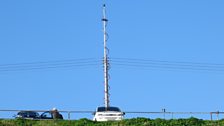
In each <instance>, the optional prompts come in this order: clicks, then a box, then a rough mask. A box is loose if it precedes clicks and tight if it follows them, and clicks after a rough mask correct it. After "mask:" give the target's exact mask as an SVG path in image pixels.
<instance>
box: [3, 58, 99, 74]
mask: <svg viewBox="0 0 224 126" xmlns="http://www.w3.org/2000/svg"><path fill="white" fill-rule="evenodd" d="M92 66H101V60H96V59H71V60H55V61H44V62H25V63H12V64H0V72H6V71H27V70H38V69H56V68H70V67H82V68H83V67H92Z"/></svg>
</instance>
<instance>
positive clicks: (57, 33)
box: [0, 0, 224, 111]
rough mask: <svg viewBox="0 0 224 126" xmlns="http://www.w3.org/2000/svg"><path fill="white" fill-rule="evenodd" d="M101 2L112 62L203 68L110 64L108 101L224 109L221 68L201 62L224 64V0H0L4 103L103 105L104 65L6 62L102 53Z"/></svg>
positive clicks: (143, 107) (137, 107)
mask: <svg viewBox="0 0 224 126" xmlns="http://www.w3.org/2000/svg"><path fill="white" fill-rule="evenodd" d="M104 2H105V3H106V5H107V17H108V19H109V24H108V27H107V28H108V34H109V36H110V38H109V40H108V47H109V49H110V55H109V56H110V57H111V59H112V60H113V58H114V59H116V58H121V59H125V58H128V59H142V60H143V59H144V60H153V61H168V63H176V62H178V63H182V64H181V65H189V64H188V63H189V62H190V63H193V67H196V68H193V69H185V67H184V68H183V66H182V68H181V69H172V68H171V69H168V68H166V67H165V68H164V67H156V68H154V67H150V68H148V67H132V66H131V65H130V66H121V65H116V64H115V63H114V64H113V62H111V70H110V76H111V79H110V86H111V90H110V93H111V105H114V106H119V107H120V108H122V110H124V111H161V109H162V108H166V109H167V111H217V110H219V111H224V109H223V107H224V102H223V89H224V72H223V71H221V72H220V71H217V70H214V69H213V68H212V70H208V71H207V70H198V68H199V67H200V66H195V65H197V63H205V64H212V65H214V64H216V66H215V67H217V69H223V67H224V65H223V64H224V59H223V54H224V49H223V47H224V43H223V42H224V36H223V35H224V15H223V13H224V8H223V6H224V1H223V0H169V1H168V0H156V1H152V0H138V1H129V0H123V1H120V0H113V1H101V0H88V1H87V0H66V1H61V0H60V1H59V0H38V1H33V0H32V1H31V0H20V1H17V0H7V1H3V0H2V1H0V18H1V19H0V58H1V60H0V65H1V67H0V85H1V91H0V99H1V104H0V109H50V108H52V107H57V108H58V109H60V110H94V109H95V108H96V107H97V106H100V105H103V97H104V95H103V93H104V92H103V89H104V87H103V67H102V64H100V63H99V65H93V66H92V65H85V64H84V66H82V67H79V66H75V67H63V68H60V67H57V68H55V69H48V68H46V69H37V70H36V69H31V70H17V69H18V66H15V65H12V66H10V65H9V64H17V65H18V64H20V63H22V65H23V66H22V68H27V67H28V66H27V64H24V63H37V62H40V63H39V66H38V67H41V65H43V64H42V63H41V62H46V61H47V62H49V61H63V62H64V61H67V60H74V59H87V58H93V59H94V60H102V56H103V33H102V22H101V18H102V4H103V3H104ZM137 61H138V60H137ZM147 63H148V62H147ZM147 63H146V64H147ZM5 64H6V65H9V66H7V68H5V67H4V66H3V65H5ZM217 64H219V65H217ZM20 65H21V64H20ZM28 65H29V64H28ZM134 65H137V66H138V65H141V64H139V63H136V64H134ZM156 65H159V64H158V63H157V64H156ZM168 66H169V65H168ZM3 67H4V68H3ZM14 67H15V68H14ZM20 67H21V66H20ZM169 67H170V66H169ZM171 67H175V65H174V66H171ZM5 69H6V70H9V71H4V70H5ZM209 69H210V67H209Z"/></svg>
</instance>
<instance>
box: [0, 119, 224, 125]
mask: <svg viewBox="0 0 224 126" xmlns="http://www.w3.org/2000/svg"><path fill="white" fill-rule="evenodd" d="M0 126H224V120H219V121H208V120H201V119H197V118H193V117H192V118H188V119H170V120H164V119H159V118H158V119H147V118H133V119H125V120H122V121H115V122H93V121H91V120H88V119H80V120H23V119H16V120H0Z"/></svg>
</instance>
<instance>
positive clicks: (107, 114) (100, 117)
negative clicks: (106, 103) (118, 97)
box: [93, 107, 124, 121]
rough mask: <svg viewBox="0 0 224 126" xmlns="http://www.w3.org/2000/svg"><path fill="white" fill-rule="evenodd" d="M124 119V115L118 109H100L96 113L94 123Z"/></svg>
mask: <svg viewBox="0 0 224 126" xmlns="http://www.w3.org/2000/svg"><path fill="white" fill-rule="evenodd" d="M123 118H124V113H123V112H121V111H120V109H119V108H117V107H109V108H105V107H98V108H97V109H96V112H94V118H93V121H120V120H122V119H123Z"/></svg>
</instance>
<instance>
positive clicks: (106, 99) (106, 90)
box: [102, 4, 110, 109]
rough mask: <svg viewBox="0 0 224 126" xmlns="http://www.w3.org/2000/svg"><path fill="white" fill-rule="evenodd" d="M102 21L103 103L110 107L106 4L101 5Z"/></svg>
mask: <svg viewBox="0 0 224 126" xmlns="http://www.w3.org/2000/svg"><path fill="white" fill-rule="evenodd" d="M102 22H103V41H104V42H103V45H104V57H103V66H104V104H105V108H106V109H107V108H108V107H110V105H109V103H110V100H109V84H108V80H109V73H108V71H109V62H108V48H107V38H108V37H107V32H106V26H107V22H108V20H107V19H106V5H105V4H104V5H103V18H102Z"/></svg>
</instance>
